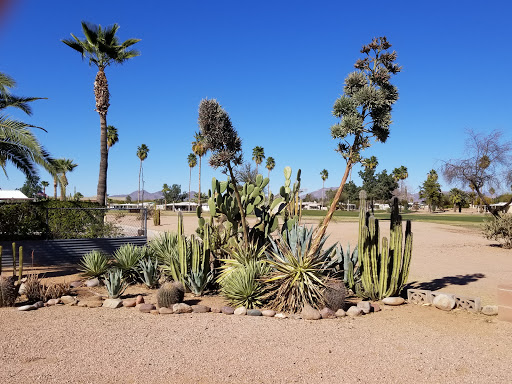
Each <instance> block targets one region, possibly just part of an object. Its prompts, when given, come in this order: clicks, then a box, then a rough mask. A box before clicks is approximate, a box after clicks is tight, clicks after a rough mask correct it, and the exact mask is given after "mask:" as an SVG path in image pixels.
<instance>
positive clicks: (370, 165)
mask: <svg viewBox="0 0 512 384" xmlns="http://www.w3.org/2000/svg"><path fill="white" fill-rule="evenodd" d="M361 164H362V165H363V167H365V168H366V169H375V168H377V165H379V161H378V160H377V158H376V157H375V156H371V157H369V158H367V159H362V160H361Z"/></svg>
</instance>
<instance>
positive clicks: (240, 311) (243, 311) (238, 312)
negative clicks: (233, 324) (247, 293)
mask: <svg viewBox="0 0 512 384" xmlns="http://www.w3.org/2000/svg"><path fill="white" fill-rule="evenodd" d="M235 315H238V316H245V315H247V308H245V307H238V308H237V309H235Z"/></svg>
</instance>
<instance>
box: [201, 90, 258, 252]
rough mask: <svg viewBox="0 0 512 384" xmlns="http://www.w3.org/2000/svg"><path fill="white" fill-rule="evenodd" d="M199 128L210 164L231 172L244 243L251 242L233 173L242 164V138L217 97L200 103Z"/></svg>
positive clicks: (225, 171)
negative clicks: (209, 153)
mask: <svg viewBox="0 0 512 384" xmlns="http://www.w3.org/2000/svg"><path fill="white" fill-rule="evenodd" d="M199 128H200V129H201V134H202V135H203V136H204V139H205V146H206V148H207V149H208V150H209V151H210V152H211V156H210V165H211V166H212V167H213V168H219V167H224V170H223V172H224V173H229V176H230V177H231V183H232V184H233V187H234V190H235V197H236V201H237V203H238V207H239V208H240V215H241V217H242V228H243V231H244V244H245V246H247V244H248V242H249V234H248V233H247V225H246V220H245V211H244V209H243V208H242V200H241V198H240V193H239V192H238V185H237V181H236V178H235V175H234V173H233V166H236V165H240V164H242V140H241V139H240V137H239V136H238V133H237V131H236V130H235V128H234V127H233V124H232V123H231V119H230V118H229V115H228V113H227V112H226V111H225V110H224V109H223V108H222V107H221V106H220V104H219V103H218V102H217V100H215V99H210V100H208V99H203V100H201V103H200V104H199Z"/></svg>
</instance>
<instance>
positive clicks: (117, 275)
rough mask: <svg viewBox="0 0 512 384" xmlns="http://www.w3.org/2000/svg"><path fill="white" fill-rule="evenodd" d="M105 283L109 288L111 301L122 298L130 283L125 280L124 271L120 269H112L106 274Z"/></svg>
mask: <svg viewBox="0 0 512 384" xmlns="http://www.w3.org/2000/svg"><path fill="white" fill-rule="evenodd" d="M103 281H104V282H105V286H106V287H107V292H108V297H109V298H110V299H117V298H118V297H119V296H121V295H122V294H123V293H124V291H125V290H126V288H128V285H129V284H128V283H127V282H126V280H125V279H124V278H123V271H122V270H121V269H118V268H112V269H110V270H109V271H108V272H107V273H106V274H105V278H104V280H103Z"/></svg>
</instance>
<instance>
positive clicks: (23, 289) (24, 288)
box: [18, 283, 27, 295]
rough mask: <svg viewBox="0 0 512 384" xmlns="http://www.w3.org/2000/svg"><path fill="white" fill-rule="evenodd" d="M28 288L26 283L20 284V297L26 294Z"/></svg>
mask: <svg viewBox="0 0 512 384" xmlns="http://www.w3.org/2000/svg"><path fill="white" fill-rule="evenodd" d="M26 287H27V286H26V285H25V283H21V284H20V287H19V288H18V293H19V294H20V295H23V294H25V291H26V290H27V288H26Z"/></svg>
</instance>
